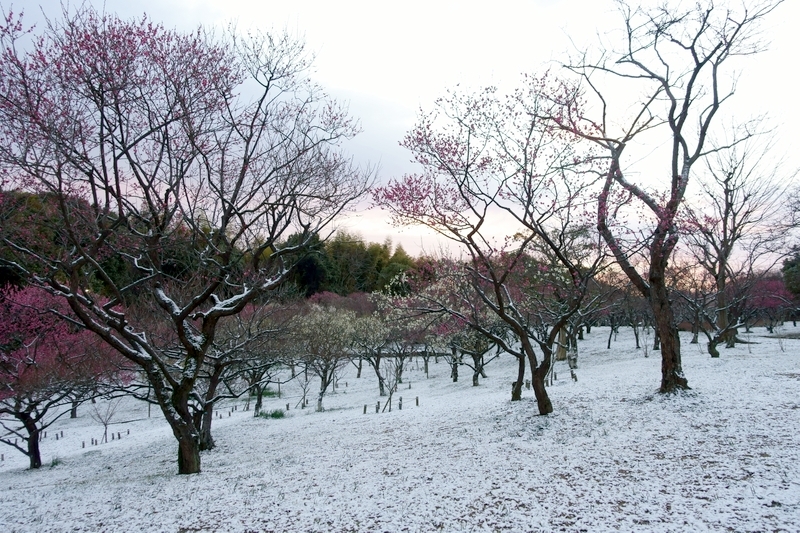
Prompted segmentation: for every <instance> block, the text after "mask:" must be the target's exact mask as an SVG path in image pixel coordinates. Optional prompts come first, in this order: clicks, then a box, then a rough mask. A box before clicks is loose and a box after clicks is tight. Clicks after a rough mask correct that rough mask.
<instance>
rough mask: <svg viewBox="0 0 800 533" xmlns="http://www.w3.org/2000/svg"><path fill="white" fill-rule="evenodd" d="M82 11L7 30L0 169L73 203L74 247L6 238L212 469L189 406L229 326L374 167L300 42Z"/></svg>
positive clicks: (65, 238)
mask: <svg viewBox="0 0 800 533" xmlns="http://www.w3.org/2000/svg"><path fill="white" fill-rule="evenodd" d="M66 11H67V10H66V9H65V13H64V16H63V19H62V20H58V21H50V23H49V24H48V25H47V27H46V29H45V30H44V31H43V32H42V33H41V39H38V38H37V39H34V42H33V43H26V44H22V41H23V40H25V39H27V34H26V33H25V32H24V31H23V29H22V24H21V23H20V22H19V21H18V20H17V19H16V18H13V17H12V16H11V15H9V17H8V19H7V20H5V21H4V24H3V26H2V27H0V43H2V47H1V48H2V51H1V52H0V78H1V79H2V80H3V82H2V83H3V91H2V94H1V95H0V164H2V165H3V170H4V171H6V172H7V173H8V174H9V175H11V176H12V177H13V178H14V180H15V184H16V186H18V187H28V188H31V189H34V190H37V191H46V192H47V193H48V194H49V195H51V196H52V197H53V198H55V199H56V202H57V205H58V216H59V222H60V224H59V225H58V226H59V233H58V239H60V240H59V242H61V243H63V246H61V247H58V250H57V252H56V253H52V254H50V253H46V251H47V250H46V249H45V248H42V247H37V246H36V243H35V242H29V241H25V240H14V239H9V238H7V239H5V240H4V243H5V245H6V246H7V247H8V248H9V249H11V250H13V251H14V253H15V254H16V256H17V257H18V258H19V260H12V261H11V266H12V267H14V268H15V269H16V270H17V271H18V272H19V273H20V275H21V276H22V277H23V278H24V279H25V280H26V282H28V283H30V284H34V285H38V286H40V287H44V288H46V289H47V290H48V291H50V292H51V294H54V295H57V296H59V297H61V298H64V299H65V300H66V301H67V302H68V303H69V305H70V307H71V308H72V311H73V312H74V313H75V315H76V316H77V317H78V320H79V321H80V322H81V323H82V324H83V326H85V327H86V328H87V329H88V330H90V331H92V332H94V333H95V334H96V335H97V336H99V337H100V338H101V339H103V340H104V341H105V342H106V343H107V344H108V345H109V346H111V347H112V348H114V349H116V350H117V351H119V353H121V354H122V355H123V356H124V357H126V358H127V359H129V360H130V361H132V362H133V363H135V364H136V365H138V366H139V368H140V369H141V371H142V373H143V374H144V376H146V379H147V381H148V382H149V384H150V387H151V389H152V393H153V395H154V397H155V399H156V401H157V402H158V404H159V406H160V407H161V410H162V413H163V415H164V417H165V418H166V419H167V421H168V422H169V424H170V427H171V428H172V431H173V434H174V436H175V438H176V439H177V441H178V472H179V473H182V474H189V473H196V472H199V471H200V453H199V451H200V439H199V435H200V432H199V429H198V427H197V424H196V419H195V417H194V413H193V410H192V409H191V407H190V403H191V400H192V398H195V397H197V395H198V394H201V393H199V392H198V390H197V385H198V383H200V382H202V376H203V372H204V369H206V368H207V366H206V364H207V362H208V357H209V354H210V351H211V350H212V349H213V347H214V345H215V344H214V343H215V340H216V333H217V325H218V324H219V323H220V321H221V320H222V319H223V318H225V317H228V316H233V315H236V314H238V313H240V312H241V311H242V310H243V309H245V307H246V306H247V305H248V303H250V302H252V301H254V300H255V299H256V298H261V299H262V300H264V299H268V298H269V296H270V294H272V292H273V291H274V290H275V289H276V288H278V287H280V286H281V284H282V283H283V282H284V280H285V279H286V278H287V275H288V274H289V272H290V270H291V267H292V265H293V264H294V262H295V261H296V260H297V257H298V255H297V254H299V253H300V252H302V251H303V250H304V249H305V248H306V247H307V246H309V244H310V243H311V242H312V240H313V239H315V238H316V237H317V236H318V235H319V234H321V233H322V232H324V231H326V230H325V228H326V227H327V226H328V225H329V223H330V222H331V220H332V219H333V218H334V217H336V216H337V215H338V214H339V213H340V212H341V211H342V210H343V209H346V208H347V207H348V206H350V205H351V203H353V201H354V200H355V199H356V198H358V197H359V196H360V195H361V194H362V193H363V192H364V191H365V187H366V185H367V182H368V173H367V172H365V171H362V170H360V169H357V168H354V167H353V165H352V163H351V161H350V160H349V159H348V158H347V157H345V156H344V155H343V154H342V152H341V150H340V143H341V141H342V140H343V139H346V138H348V137H351V136H352V135H354V134H355V133H357V131H358V127H357V124H356V123H355V122H354V121H353V120H351V119H350V118H349V117H348V115H347V113H346V110H345V109H344V108H343V107H342V106H340V105H338V104H336V102H334V101H332V100H331V99H330V98H328V97H327V95H326V94H325V93H324V92H323V91H322V90H321V89H320V88H319V87H318V86H317V85H315V84H314V83H312V82H311V81H310V80H309V79H308V78H307V75H306V74H307V70H308V67H309V62H308V59H307V56H306V53H305V51H304V49H303V45H302V43H299V42H298V41H296V40H295V39H293V38H291V37H290V36H288V35H267V34H253V35H251V36H250V37H248V38H240V37H238V36H236V35H228V36H225V37H221V38H220V37H215V36H213V35H210V34H208V33H206V32H204V31H202V30H200V31H197V32H194V33H191V34H182V33H179V32H177V31H173V30H167V29H165V28H163V27H162V26H159V25H157V24H151V23H150V22H149V21H147V20H144V21H142V20H136V21H123V20H120V19H118V18H116V17H114V16H111V15H107V14H101V13H98V12H96V11H95V10H93V9H92V8H91V7H88V6H85V7H81V8H79V9H78V10H77V11H75V12H74V13H68V12H66ZM248 96H249V97H252V98H251V99H248ZM75 198H78V199H80V200H81V201H83V202H84V203H80V201H76V200H73V199H75ZM76 206H79V208H76ZM80 206H83V207H80ZM290 233H291V234H295V235H296V238H295V239H294V240H293V241H292V242H291V243H290V244H287V240H286V239H287V236H288V235H289V234H290ZM179 252H180V253H179ZM112 257H113V258H116V259H118V260H119V261H121V263H122V264H123V265H124V270H125V274H126V275H124V276H121V275H118V272H119V270H120V269H119V268H116V269H112V268H111V266H110V264H109V261H108V258H112ZM31 258H32V260H33V261H34V262H35V263H36V264H37V265H38V266H37V268H36V269H32V268H29V267H27V266H26V265H28V264H30V262H31ZM115 266H116V267H119V266H120V265H115ZM98 286H100V287H102V290H101V291H100V292H98V291H97V290H95V289H96V287H98ZM141 300H147V301H149V302H151V303H152V305H153V306H154V308H155V309H157V310H158V311H157V313H158V314H157V315H156V316H155V317H151V318H155V319H156V322H161V323H164V324H166V325H167V326H168V327H169V328H171V330H172V332H173V333H174V338H175V339H176V344H175V345H174V346H169V348H168V349H162V348H161V347H159V346H158V345H157V344H154V343H152V342H151V341H150V332H149V331H148V326H147V324H145V323H143V322H139V321H138V320H137V319H136V317H135V316H134V314H132V313H130V312H129V310H130V306H131V305H132V303H133V302H135V301H141ZM148 323H150V324H152V323H153V321H152V320H151V321H150V322H148Z"/></svg>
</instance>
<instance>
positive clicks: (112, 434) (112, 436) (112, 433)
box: [111, 431, 114, 440]
mask: <svg viewBox="0 0 800 533" xmlns="http://www.w3.org/2000/svg"><path fill="white" fill-rule="evenodd" d="M111 440H114V432H113V431H112V432H111Z"/></svg>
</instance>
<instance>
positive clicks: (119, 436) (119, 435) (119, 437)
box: [117, 431, 122, 440]
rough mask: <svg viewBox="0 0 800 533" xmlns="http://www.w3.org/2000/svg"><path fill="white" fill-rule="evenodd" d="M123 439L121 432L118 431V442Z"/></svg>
mask: <svg viewBox="0 0 800 533" xmlns="http://www.w3.org/2000/svg"><path fill="white" fill-rule="evenodd" d="M121 438H122V436H121V434H120V432H119V431H117V440H119V439H121Z"/></svg>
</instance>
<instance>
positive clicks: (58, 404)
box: [0, 287, 124, 468]
mask: <svg viewBox="0 0 800 533" xmlns="http://www.w3.org/2000/svg"><path fill="white" fill-rule="evenodd" d="M97 344H98V343H97V340H96V338H95V336H94V335H92V334H91V333H90V332H88V331H86V330H85V329H83V328H82V327H81V326H79V325H78V324H77V320H76V318H75V317H74V315H72V313H71V311H70V309H69V307H67V305H66V302H64V301H63V300H62V299H59V298H56V297H53V296H51V295H49V294H48V293H46V292H44V291H43V290H41V289H38V288H34V287H27V288H24V289H15V288H13V287H6V288H5V289H2V291H0V427H2V428H3V430H4V431H5V434H4V435H3V436H1V437H0V442H2V443H4V444H7V445H9V446H12V447H14V448H16V449H17V450H19V451H20V452H22V453H24V454H25V455H26V456H28V458H29V460H30V467H31V468H39V467H40V466H42V457H41V450H40V440H41V434H42V432H43V431H44V430H45V429H46V428H47V427H49V426H50V425H51V424H53V423H54V422H55V421H56V420H58V419H59V418H60V417H62V416H63V415H65V414H66V413H68V412H70V411H71V409H72V408H73V402H74V401H76V400H75V399H76V398H79V399H80V400H87V399H89V398H91V397H93V396H94V395H97V394H101V393H103V392H104V387H105V386H112V385H116V384H117V382H118V380H122V379H124V378H123V377H122V374H123V371H124V369H123V368H120V367H119V366H117V365H118V364H119V363H121V361H120V360H119V358H118V357H114V356H113V354H109V353H108V351H109V350H108V349H107V348H106V347H104V346H102V345H101V346H98V345H97ZM17 439H19V440H20V441H22V443H23V444H17Z"/></svg>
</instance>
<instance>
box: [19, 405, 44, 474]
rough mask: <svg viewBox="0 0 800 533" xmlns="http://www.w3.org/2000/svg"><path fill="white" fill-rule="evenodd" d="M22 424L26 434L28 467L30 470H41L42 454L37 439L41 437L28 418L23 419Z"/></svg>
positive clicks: (32, 421)
mask: <svg viewBox="0 0 800 533" xmlns="http://www.w3.org/2000/svg"><path fill="white" fill-rule="evenodd" d="M22 423H23V424H24V425H25V430H26V431H27V432H28V459H29V461H30V467H31V469H34V468H41V466H42V453H41V451H40V450H39V437H40V435H41V433H40V431H39V427H38V426H37V425H36V422H35V421H34V420H33V419H32V418H30V417H29V416H26V417H25V418H23V419H22Z"/></svg>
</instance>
